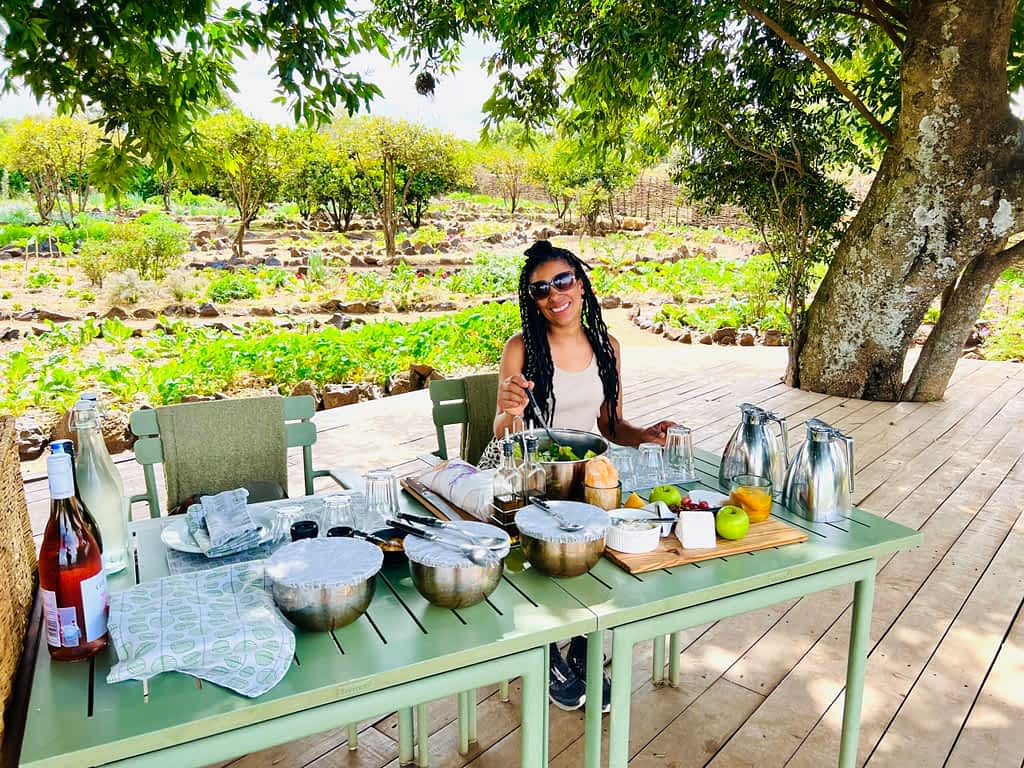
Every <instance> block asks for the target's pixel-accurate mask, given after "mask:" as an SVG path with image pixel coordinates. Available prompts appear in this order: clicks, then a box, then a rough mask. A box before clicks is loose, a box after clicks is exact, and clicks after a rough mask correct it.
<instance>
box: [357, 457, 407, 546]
mask: <svg viewBox="0 0 1024 768" xmlns="http://www.w3.org/2000/svg"><path fill="white" fill-rule="evenodd" d="M364 479H365V481H366V512H365V514H363V515H362V516H360V518H359V520H358V522H359V526H358V527H359V528H360V529H361V530H363V531H366V532H367V533H373V532H374V531H379V530H380V529H381V528H386V527H387V521H388V519H389V518H393V517H394V516H395V515H396V514H398V478H396V477H395V475H394V474H393V473H392V472H390V471H389V470H386V469H373V470H370V471H369V472H367V473H366V475H365V477H364Z"/></svg>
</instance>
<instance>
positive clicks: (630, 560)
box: [604, 517, 807, 573]
mask: <svg viewBox="0 0 1024 768" xmlns="http://www.w3.org/2000/svg"><path fill="white" fill-rule="evenodd" d="M801 541H807V532H806V531H802V530H800V529H799V528H794V527H793V526H792V525H787V524H786V523H784V522H782V521H781V520H779V519H778V518H776V517H769V518H768V519H767V520H765V521H764V522H762V523H754V524H753V525H751V526H750V530H749V531H748V533H747V535H746V536H744V537H743V538H742V539H740V540H739V541H729V540H728V539H723V538H721V537H719V539H718V546H716V547H715V548H714V549H683V545H682V544H680V543H679V539H677V538H676V535H675V534H674V533H672V534H670V535H668V536H665V537H664V538H663V539H662V540H661V543H660V544H659V545H658V548H657V549H656V550H654V551H653V552H644V553H642V554H637V555H629V554H626V553H625V552H616V551H615V550H614V549H606V550H605V551H604V555H605V557H607V558H608V559H609V560H611V561H612V562H613V563H615V564H616V565H617V566H619V567H620V568H623V569H624V570H627V571H629V572H630V573H646V572H647V571H656V570H658V569H659V568H671V567H672V566H675V565H686V564H687V563H697V562H700V561H701V560H711V559H712V558H715V557H726V556H727V555H739V554H742V553H744V552H756V551H757V550H759V549H767V548H768V547H781V546H782V545H784V544H798V543H800V542H801Z"/></svg>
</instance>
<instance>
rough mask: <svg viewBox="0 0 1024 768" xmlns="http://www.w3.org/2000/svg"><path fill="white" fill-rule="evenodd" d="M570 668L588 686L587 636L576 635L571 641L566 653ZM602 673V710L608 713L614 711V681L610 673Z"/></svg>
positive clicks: (584, 686) (584, 685)
mask: <svg viewBox="0 0 1024 768" xmlns="http://www.w3.org/2000/svg"><path fill="white" fill-rule="evenodd" d="M565 656H566V663H567V664H568V666H569V669H570V670H572V672H573V673H574V674H575V675H576V676H577V677H579V679H580V680H582V681H583V688H584V690H586V687H587V682H586V681H587V638H585V637H582V636H578V637H574V638H573V639H572V641H571V642H570V643H569V652H568V653H567V654H566V655H565ZM603 672H604V670H603V668H602V675H601V711H602V712H605V713H608V712H611V711H612V681H611V678H610V677H608V675H606V674H603Z"/></svg>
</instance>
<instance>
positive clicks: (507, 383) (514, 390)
mask: <svg viewBox="0 0 1024 768" xmlns="http://www.w3.org/2000/svg"><path fill="white" fill-rule="evenodd" d="M527 389H533V382H532V381H530V380H529V379H527V378H526V377H525V376H523V375H522V374H520V373H517V374H516V375H515V376H509V377H508V378H507V379H503V380H502V381H501V382H500V383H499V384H498V410H499V411H502V412H504V413H507V414H508V415H509V416H519V417H522V415H523V412H524V411H525V410H526V406H527V405H529V404H530V400H529V398H527V396H526V390H527ZM663 439H664V438H663Z"/></svg>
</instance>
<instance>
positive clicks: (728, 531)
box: [715, 505, 750, 541]
mask: <svg viewBox="0 0 1024 768" xmlns="http://www.w3.org/2000/svg"><path fill="white" fill-rule="evenodd" d="M749 528H750V518H749V517H747V513H746V512H744V511H743V509H742V507H734V506H732V505H730V506H726V507H722V508H721V509H720V510H718V514H717V515H715V530H716V531H718V535H719V536H721V537H722V538H723V539H732V540H733V541H735V540H736V539H742V538H743V537H744V536H746V535H747V530H748V529H749Z"/></svg>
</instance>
